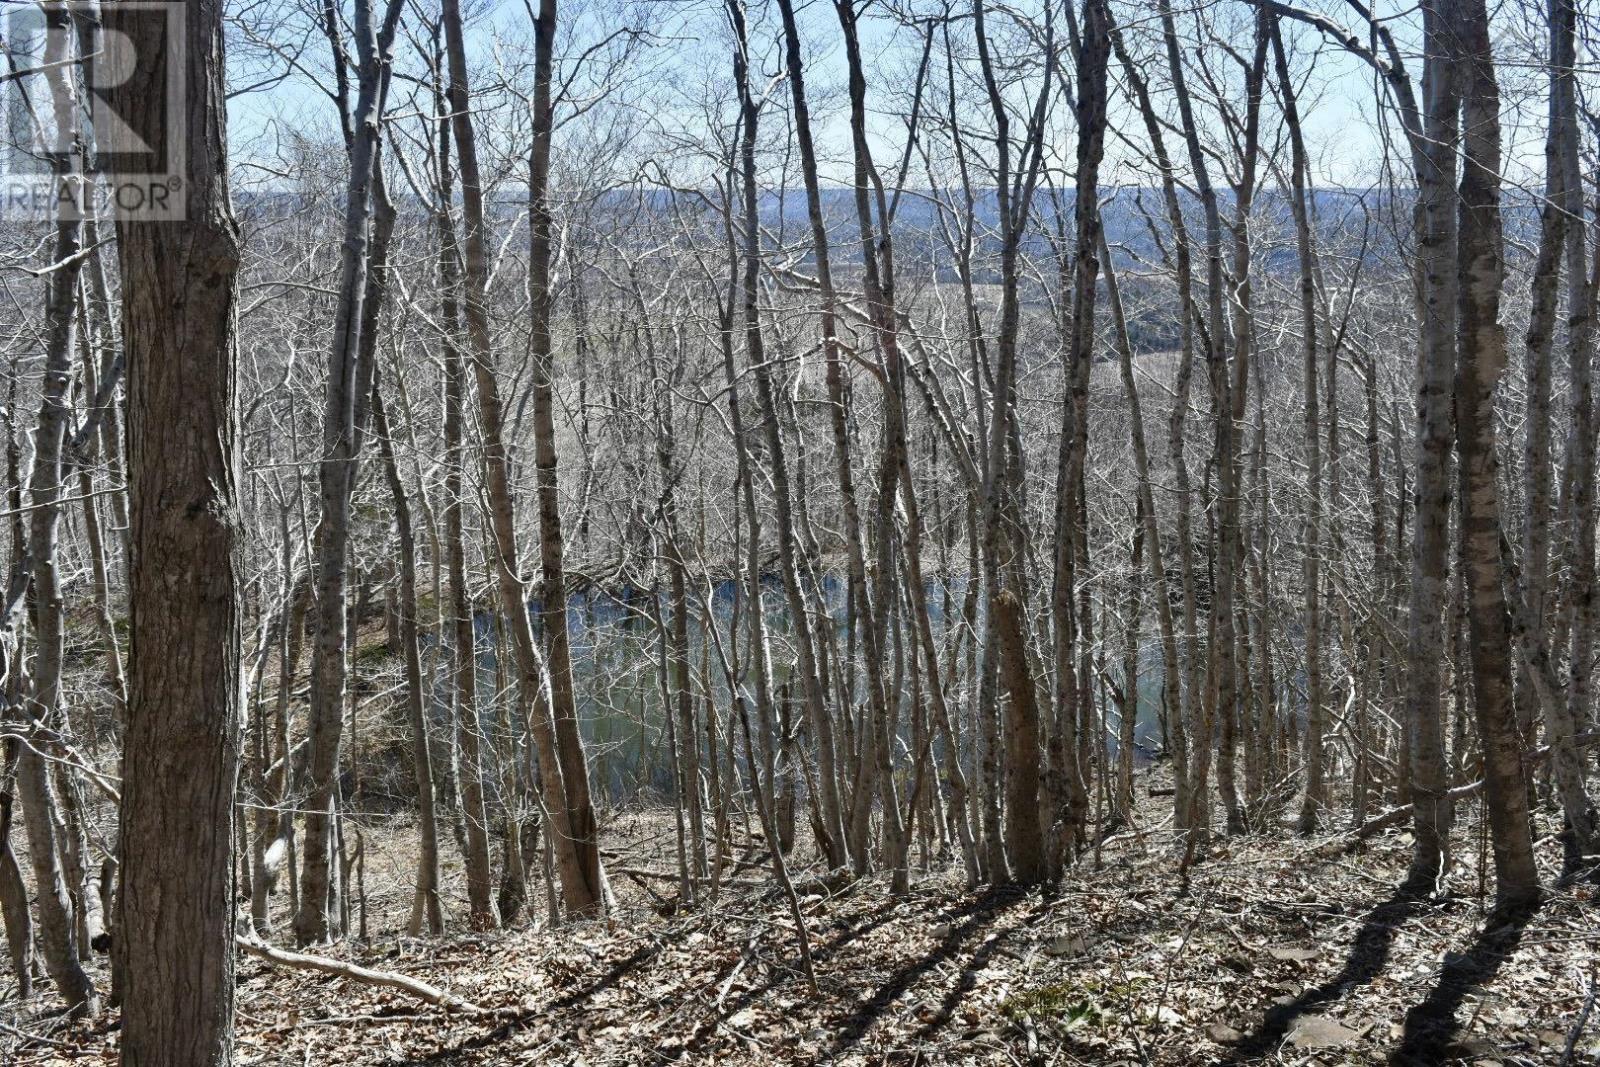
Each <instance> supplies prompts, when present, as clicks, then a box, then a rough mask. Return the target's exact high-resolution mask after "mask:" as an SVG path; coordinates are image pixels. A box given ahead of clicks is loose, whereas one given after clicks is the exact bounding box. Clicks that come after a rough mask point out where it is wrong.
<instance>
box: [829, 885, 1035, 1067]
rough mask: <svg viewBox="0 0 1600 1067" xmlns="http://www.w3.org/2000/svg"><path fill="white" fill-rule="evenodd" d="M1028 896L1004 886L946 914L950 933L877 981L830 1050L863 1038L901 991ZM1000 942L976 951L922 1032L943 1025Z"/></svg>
mask: <svg viewBox="0 0 1600 1067" xmlns="http://www.w3.org/2000/svg"><path fill="white" fill-rule="evenodd" d="M1025 899H1027V894H1026V893H1025V892H1024V891H1022V890H1020V889H1016V888H1001V889H996V890H994V891H992V892H989V893H985V894H984V895H983V896H980V897H977V898H975V899H973V900H971V901H968V902H967V903H966V904H964V905H963V906H961V907H960V908H955V909H951V910H950V911H948V912H946V913H945V916H944V917H945V918H947V919H948V920H950V921H951V928H950V931H949V932H948V933H947V934H945V935H944V937H943V938H941V939H940V941H939V944H938V945H937V946H935V947H934V948H933V949H932V950H930V951H929V952H927V953H926V954H924V955H922V956H919V957H918V958H917V959H916V960H915V961H914V962H912V963H909V964H907V965H906V966H904V967H901V968H900V969H899V970H897V971H895V972H894V973H893V974H891V975H890V976H889V977H888V979H887V980H886V981H884V982H882V983H880V984H879V985H878V987H877V989H875V990H874V991H873V993H872V995H871V996H869V997H867V998H866V999H865V1000H863V1001H860V1002H858V1003H857V1005H856V1008H855V1010H854V1011H852V1012H851V1013H850V1015H848V1016H847V1017H845V1018H844V1019H842V1020H840V1021H839V1022H838V1024H837V1025H838V1026H839V1032H838V1033H837V1034H835V1035H834V1039H833V1042H832V1045H831V1046H830V1052H829V1054H830V1055H831V1056H838V1055H839V1054H841V1053H843V1052H844V1051H846V1050H847V1049H849V1048H850V1047H851V1046H852V1045H854V1044H856V1042H858V1041H860V1040H861V1039H862V1037H864V1036H865V1035H866V1032H867V1031H868V1030H869V1029H871V1027H872V1024H873V1023H875V1022H876V1021H877V1020H878V1019H879V1018H880V1017H882V1015H883V1013H884V1012H885V1011H887V1010H888V1008H889V1006H890V1005H891V1004H893V1003H894V1002H895V1001H896V1000H897V999H899V997H900V996H901V995H902V994H903V993H905V992H906V991H907V990H908V989H910V988H911V987H912V986H914V985H915V984H916V983H917V982H918V981H919V980H921V979H922V978H923V976H925V975H927V974H928V973H929V972H930V971H933V970H935V969H936V968H938V967H939V966H940V965H941V964H943V963H946V962H948V961H949V960H951V959H953V958H954V957H955V956H956V955H958V954H959V953H960V952H961V951H962V949H963V946H965V945H966V944H967V943H968V942H969V941H971V940H972V938H973V937H974V936H976V935H977V934H978V933H980V932H981V931H982V930H984V929H985V928H987V927H988V926H990V925H992V924H993V923H994V921H995V920H996V919H998V918H999V917H1000V916H1001V915H1002V914H1004V913H1005V912H1007V911H1009V910H1010V909H1011V908H1013V907H1015V906H1016V905H1018V904H1019V903H1021V902H1022V901H1023V900H1025ZM956 919H961V920H962V921H961V922H960V923H959V924H956V923H955V922H954V920H956ZM998 944H999V939H998V938H990V939H989V940H987V941H986V942H984V944H983V945H982V946H981V947H980V948H979V949H978V951H977V952H976V953H974V954H973V956H972V958H971V959H970V960H969V961H968V962H967V965H966V966H965V967H964V968H963V969H962V972H961V977H960V978H959V979H958V980H957V982H956V985H955V987H954V988H953V989H952V990H951V992H950V993H948V994H947V995H946V996H945V998H944V1003H943V1005H942V1008H941V1011H940V1012H939V1015H938V1017H937V1019H936V1021H935V1022H933V1023H930V1024H928V1025H927V1026H924V1028H923V1036H926V1035H927V1034H928V1033H931V1031H932V1030H933V1029H937V1028H938V1026H939V1025H941V1024H942V1022H943V1020H944V1018H945V1017H946V1016H948V1014H949V1012H950V1010H951V1008H952V1007H953V1006H954V1004H955V1003H956V1001H958V1000H959V999H960V998H961V996H962V995H963V991H964V990H967V989H970V988H971V986H972V984H973V982H974V981H975V975H976V974H977V972H978V971H979V970H981V969H982V968H983V966H984V963H985V962H987V960H988V959H989V958H990V957H991V956H992V955H993V954H994V951H995V948H996V947H997V946H998Z"/></svg>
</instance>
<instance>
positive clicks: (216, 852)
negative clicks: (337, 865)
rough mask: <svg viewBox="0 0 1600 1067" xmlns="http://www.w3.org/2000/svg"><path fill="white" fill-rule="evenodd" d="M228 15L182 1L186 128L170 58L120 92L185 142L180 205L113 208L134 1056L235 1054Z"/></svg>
mask: <svg viewBox="0 0 1600 1067" xmlns="http://www.w3.org/2000/svg"><path fill="white" fill-rule="evenodd" d="M107 15H108V22H109V25H110V28H111V29H113V30H115V31H117V32H118V33H120V34H123V35H124V36H125V37H126V38H131V39H132V40H133V41H134V43H135V44H134V47H135V48H136V50H137V54H139V55H142V56H144V55H159V54H161V51H162V49H163V48H164V47H166V44H165V40H164V32H166V30H167V25H168V24H166V23H164V22H161V21H158V20H151V19H150V18H149V17H148V16H145V17H143V18H141V17H140V15H141V13H140V12H138V11H128V12H123V11H121V10H120V9H118V8H116V7H114V6H113V7H110V8H108V11H107ZM222 21H223V12H222V6H221V5H220V4H216V3H212V2H209V0H193V2H191V3H190V4H188V10H187V18H186V20H185V23H184V31H183V32H184V41H183V48H184V52H185V55H186V57H187V62H186V64H185V68H184V69H185V78H186V94H185V100H186V102H187V109H188V110H187V115H186V116H185V117H183V118H181V119H178V121H179V122H182V123H183V125H182V126H181V127H179V126H173V127H164V126H163V116H164V113H163V111H162V102H163V94H162V93H161V91H160V90H159V87H158V84H157V83H156V81H155V80H154V79H159V78H160V77H162V76H163V75H162V73H160V72H161V71H162V70H163V68H162V67H161V66H160V65H159V64H156V63H151V64H148V65H146V64H144V63H140V64H139V65H138V66H137V68H136V71H135V73H134V74H133V75H132V76H131V77H130V78H129V79H128V80H126V81H124V82H122V83H121V85H119V86H118V87H117V88H116V89H114V90H113V97H114V104H115V106H116V107H117V110H118V113H119V114H122V115H123V116H130V115H138V116H140V117H142V118H143V119H145V120H146V121H147V122H148V123H149V125H138V127H137V128H139V129H141V130H146V131H160V135H164V136H166V137H178V136H182V137H183V138H184V141H185V145H186V149H185V174H184V175H183V179H184V181H183V194H184V197H185V219H184V220H183V221H181V222H162V223H148V222H134V221H126V220H119V222H118V224H117V238H118V241H117V244H118V251H119V257H120V263H121V274H122V295H123V305H122V337H123V343H124V345H125V348H126V352H127V361H128V440H129V450H128V468H129V471H128V473H129V477H128V486H129V493H128V496H129V500H130V503H131V510H132V514H131V516H130V519H131V525H132V540H133V544H134V546H135V551H134V553H133V557H132V566H131V572H130V581H129V597H128V599H129V603H130V604H131V605H132V634H131V655H130V664H131V670H130V673H129V704H128V729H127V735H126V742H125V748H124V761H123V785H122V802H121V823H120V825H121V834H122V863H121V866H120V868H119V872H120V883H119V891H118V893H117V904H118V918H117V925H116V931H115V935H114V936H115V941H114V948H115V951H116V953H117V956H118V960H117V964H118V972H119V975H120V978H121V982H122V989H121V993H122V1002H123V1016H122V1039H121V1056H122V1063H123V1064H124V1065H126V1067H134V1065H146V1064H148V1065H151V1067H156V1065H159V1067H202V1065H203V1067H220V1065H225V1064H227V1063H229V1062H231V1059H232V1047H233V1001H234V981H233V934H234V929H233V927H234V908H235V903H234V901H235V893H234V884H233V882H234V875H233V869H232V862H231V861H232V856H233V850H234V845H235V814H234V811H235V809H234V800H235V797H234V790H235V786H236V782H237V778H238V764H239V715H238V711H239V704H238V701H239V656H240V631H239V626H240V621H239V594H238V589H239V577H238V568H239V565H240V550H241V543H242V533H241V527H240V517H239V513H238V510H237V504H236V492H237V479H238V472H239V465H240V457H239V445H238V441H237V438H236V436H235V419H236V393H235V390H236V379H235V363H234V360H235V347H234V338H233V322H234V306H233V302H234V276H235V274H236V273H237V271H238V265H239V256H238V247H239V241H238V230H237V227H236V225H235V223H234V221H233V215H232V211H231V209H230V207H229V202H228V186H227V168H226V158H227V156H226V152H227V148H226V132H225V119H224V88H223V55H222V52H223V32H222ZM167 118H174V117H171V116H169V117H167Z"/></svg>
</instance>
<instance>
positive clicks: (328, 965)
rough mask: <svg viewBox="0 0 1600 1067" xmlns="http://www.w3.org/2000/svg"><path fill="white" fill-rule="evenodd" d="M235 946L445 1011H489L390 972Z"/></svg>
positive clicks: (246, 942) (257, 944)
mask: <svg viewBox="0 0 1600 1067" xmlns="http://www.w3.org/2000/svg"><path fill="white" fill-rule="evenodd" d="M234 943H235V944H237V945H238V946H239V947H240V948H242V949H244V950H245V951H246V952H248V953H250V955H252V956H259V957H261V958H262V959H264V960H268V961H269V962H272V963H276V964H279V965H280V966H284V967H295V968H298V969H300V970H304V971H321V972H323V973H324V974H335V975H338V976H339V977H340V978H348V979H350V980H351V981H355V982H364V983H366V984H367V985H379V986H387V987H389V988H390V989H398V990H401V991H402V992H405V993H410V994H411V995H412V996H414V997H416V998H418V999H419V1000H425V1001H427V1002H428V1003H429V1004H436V1005H438V1006H439V1007H441V1008H443V1009H444V1010H445V1011H454V1012H462V1013H464V1014H469V1015H485V1014H488V1011H487V1010H486V1009H484V1008H480V1007H478V1005H476V1004H474V1003H472V1002H471V1001H470V1000H463V999H462V998H460V997H458V996H456V995H455V994H453V993H446V992H445V991H444V990H442V989H438V988H436V987H434V986H431V985H429V984H428V983H426V982H420V981H418V980H417V979H415V978H408V977H406V976H405V975H403V974H395V973H394V972H393V971H374V970H371V969H370V968H367V967H361V966H358V965H356V964H354V963H345V962H344V961H343V960H333V959H329V958H328V957H326V956H308V955H306V954H305V953H303V952H289V951H286V950H284V949H281V948H274V947H273V946H271V945H269V944H267V943H266V942H264V941H258V940H256V939H254V938H249V937H236V938H234Z"/></svg>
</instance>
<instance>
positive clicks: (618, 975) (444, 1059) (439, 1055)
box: [411, 941, 661, 1065]
mask: <svg viewBox="0 0 1600 1067" xmlns="http://www.w3.org/2000/svg"><path fill="white" fill-rule="evenodd" d="M660 952H661V945H660V943H659V942H653V941H652V942H646V943H645V944H642V945H640V946H639V947H638V948H636V949H634V950H633V951H632V952H631V953H629V954H628V955H626V956H624V957H623V958H622V959H620V960H618V961H617V962H616V963H613V964H612V965H611V966H610V967H608V968H606V970H605V971H604V972H603V973H602V974H600V975H599V976H598V977H597V978H595V980H594V981H593V982H591V983H589V984H588V985H586V986H582V987H580V988H578V989H575V990H573V991H572V992H570V993H567V994H566V995H565V996H562V997H561V998H559V999H557V1000H554V1001H551V1002H550V1004H549V1005H548V1006H547V1007H545V1008H543V1009H541V1010H540V1011H538V1012H534V1013H531V1014H528V1015H520V1016H517V1017H515V1018H512V1019H508V1020H506V1021H505V1022H504V1023H502V1024H501V1025H499V1026H496V1027H495V1028H494V1029H492V1030H488V1031H486V1032H484V1033H481V1034H478V1035H477V1036H475V1037H469V1038H467V1039H465V1040H463V1041H460V1042H457V1043H456V1044H453V1045H451V1046H449V1047H448V1048H441V1049H439V1050H438V1051H437V1052H434V1053H432V1054H431V1055H428V1056H425V1057H423V1058H422V1059H418V1060H413V1061H411V1062H413V1063H416V1064H419V1065H421V1064H429V1063H449V1062H451V1061H453V1060H454V1059H455V1058H456V1057H457V1056H460V1055H462V1054H464V1053H468V1052H475V1051H478V1050H480V1049H485V1048H488V1047H489V1046H490V1045H497V1044H499V1043H500V1042H502V1041H505V1040H506V1039H508V1038H509V1037H511V1035H512V1034H514V1033H516V1032H517V1031H518V1030H519V1029H521V1028H522V1027H523V1026H525V1025H527V1024H528V1023H530V1022H533V1021H536V1020H539V1019H543V1018H546V1017H547V1016H549V1015H553V1014H555V1013H556V1012H560V1011H565V1010H567V1009H570V1008H576V1007H577V1006H578V1005H580V1004H582V1003H583V1002H584V1001H586V1000H588V999H589V998H591V997H593V996H594V995H595V994H597V993H601V992H603V991H605V990H607V989H610V988H611V987H612V986H615V985H617V984H618V983H619V982H621V981H622V980H623V979H624V978H626V977H627V976H628V975H630V974H632V973H633V972H635V971H637V970H639V969H640V968H641V967H643V966H644V965H645V964H647V963H649V962H650V961H651V960H653V959H655V957H656V956H657V955H659V954H660Z"/></svg>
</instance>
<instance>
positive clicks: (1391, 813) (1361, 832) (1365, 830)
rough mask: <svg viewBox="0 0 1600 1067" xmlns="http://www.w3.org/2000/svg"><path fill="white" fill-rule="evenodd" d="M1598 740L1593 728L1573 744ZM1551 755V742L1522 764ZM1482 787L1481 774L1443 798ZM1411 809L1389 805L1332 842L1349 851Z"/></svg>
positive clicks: (1396, 822)
mask: <svg viewBox="0 0 1600 1067" xmlns="http://www.w3.org/2000/svg"><path fill="white" fill-rule="evenodd" d="M1597 741H1600V730H1591V731H1589V732H1588V733H1582V734H1579V735H1577V736H1576V737H1575V738H1573V744H1574V745H1576V746H1577V747H1578V748H1586V747H1588V746H1589V745H1592V744H1594V743H1595V742H1597ZM1549 758H1550V746H1549V745H1545V746H1544V747H1542V748H1536V749H1534V750H1533V751H1532V752H1530V753H1528V754H1527V756H1525V757H1524V758H1523V761H1522V765H1523V766H1524V767H1534V766H1537V765H1538V764H1540V763H1543V762H1544V761H1545V760H1547V759H1549ZM1482 791H1483V779H1482V778H1480V779H1478V780H1477V781H1476V782H1468V783H1467V784H1465V785H1458V786H1456V787H1455V788H1454V789H1450V790H1447V791H1446V792H1445V794H1444V798H1443V799H1445V800H1448V801H1450V802H1451V803H1454V802H1456V801H1458V800H1466V799H1467V798H1468V797H1473V796H1477V795H1478V794H1479V793H1480V792H1482ZM1411 811H1412V805H1410V804H1402V805H1401V806H1400V807H1398V808H1391V809H1389V810H1388V811H1386V812H1384V813H1383V814H1382V815H1375V816H1373V817H1372V818H1370V819H1368V820H1367V821H1366V822H1364V823H1362V824H1361V825H1360V826H1359V827H1357V828H1356V829H1354V830H1352V831H1350V833H1349V835H1348V836H1347V837H1346V839H1345V840H1343V841H1338V842H1335V843H1334V844H1333V845H1332V848H1333V849H1334V850H1335V851H1345V850H1348V849H1350V848H1353V847H1355V845H1356V844H1357V843H1359V842H1361V841H1365V840H1367V838H1369V837H1373V836H1376V835H1377V834H1380V833H1382V832H1383V831H1385V830H1388V829H1390V828H1391V827H1395V826H1400V825H1402V824H1403V823H1405V822H1406V821H1407V820H1409V819H1410V818H1411Z"/></svg>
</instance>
